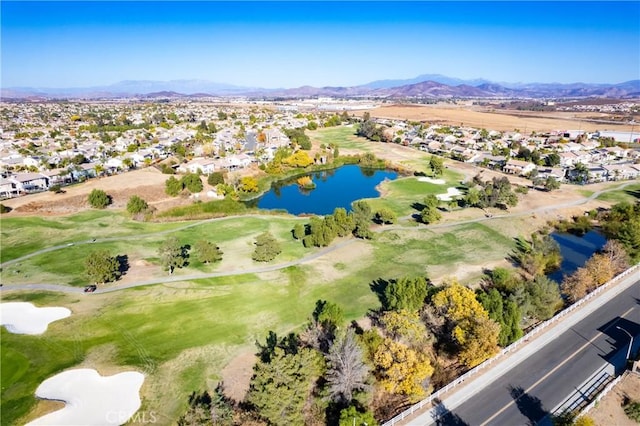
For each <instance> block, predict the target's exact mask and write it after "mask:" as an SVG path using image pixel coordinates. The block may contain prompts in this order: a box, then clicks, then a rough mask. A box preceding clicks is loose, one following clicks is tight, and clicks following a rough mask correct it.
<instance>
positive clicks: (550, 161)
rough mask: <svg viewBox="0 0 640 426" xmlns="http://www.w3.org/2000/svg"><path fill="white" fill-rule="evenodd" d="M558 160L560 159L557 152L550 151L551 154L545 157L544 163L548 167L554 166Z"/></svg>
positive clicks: (558, 162)
mask: <svg viewBox="0 0 640 426" xmlns="http://www.w3.org/2000/svg"><path fill="white" fill-rule="evenodd" d="M560 160H561V158H560V155H559V154H558V153H555V152H552V153H551V154H549V155H547V156H546V157H545V159H544V163H545V165H547V166H549V167H555V166H557V165H558V164H560Z"/></svg>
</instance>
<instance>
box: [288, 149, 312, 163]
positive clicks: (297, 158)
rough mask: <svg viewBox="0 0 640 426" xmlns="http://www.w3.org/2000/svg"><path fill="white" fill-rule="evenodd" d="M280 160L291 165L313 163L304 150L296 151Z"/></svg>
mask: <svg viewBox="0 0 640 426" xmlns="http://www.w3.org/2000/svg"><path fill="white" fill-rule="evenodd" d="M282 162H283V163H284V164H286V165H288V166H291V167H307V166H308V165H310V164H313V158H311V157H309V154H307V152H306V151H302V150H300V151H297V152H296V153H295V154H291V155H290V156H288V157H286V158H285V159H283V160H282Z"/></svg>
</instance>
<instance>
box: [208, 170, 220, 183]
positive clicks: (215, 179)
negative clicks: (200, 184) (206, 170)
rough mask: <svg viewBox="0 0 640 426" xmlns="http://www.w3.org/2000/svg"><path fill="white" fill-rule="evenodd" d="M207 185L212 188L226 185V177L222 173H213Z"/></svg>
mask: <svg viewBox="0 0 640 426" xmlns="http://www.w3.org/2000/svg"><path fill="white" fill-rule="evenodd" d="M207 183H208V184H209V185H211V186H216V185H218V184H219V183H224V175H223V174H222V172H213V173H211V174H210V175H209V177H208V178H207Z"/></svg>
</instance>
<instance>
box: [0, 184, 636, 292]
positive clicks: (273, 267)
mask: <svg viewBox="0 0 640 426" xmlns="http://www.w3.org/2000/svg"><path fill="white" fill-rule="evenodd" d="M634 183H636V182H633V181H632V182H627V183H625V184H622V185H620V186H616V187H613V188H607V189H603V190H600V191H597V192H594V193H593V194H591V195H590V196H589V197H586V198H583V199H579V200H575V201H571V202H568V203H561V204H555V205H550V206H543V207H537V208H535V209H529V210H525V211H522V212H517V213H506V214H501V215H493V216H490V217H486V216H485V217H478V218H475V219H468V220H461V221H457V222H449V223H441V224H434V225H420V226H418V227H417V228H416V227H415V226H403V225H391V226H389V225H386V226H382V227H380V228H377V229H374V232H383V231H391V230H396V229H400V230H402V229H441V228H449V227H454V226H458V225H464V224H468V223H476V222H483V221H488V220H493V219H500V218H508V217H522V216H528V215H530V214H535V213H540V212H546V211H552V210H557V209H562V208H567V207H574V206H579V205H581V204H585V203H587V202H589V201H592V200H594V199H596V198H597V197H598V196H600V195H601V194H603V193H606V192H610V191H613V190H620V189H623V188H625V187H626V186H628V185H631V184H634ZM237 217H238V216H226V217H220V218H212V219H205V220H201V221H198V222H194V223H189V224H187V225H185V226H182V227H178V228H174V229H170V230H166V231H158V232H153V233H148V234H142V235H135V236H125V237H109V238H101V239H94V240H87V241H80V242H75V243H68V244H61V245H57V246H53V247H48V248H46V249H42V250H38V251H35V252H33V253H30V254H28V255H25V256H22V257H19V258H16V259H12V260H8V261H6V262H4V263H2V264H0V267H5V266H8V265H11V264H14V263H17V262H20V261H22V260H25V259H28V258H30V257H34V256H38V255H41V254H44V253H48V252H51V251H55V250H61V249H64V248H67V247H70V246H73V245H78V244H93V243H97V242H108V241H123V240H124V241H126V240H134V239H135V240H138V239H141V238H147V237H153V236H158V235H166V234H171V233H173V232H176V231H181V230H184V229H189V228H193V227H196V226H200V225H203V224H205V223H210V222H216V221H224V220H230V219H234V218H237ZM252 217H260V218H269V219H273V218H274V216H271V215H253V216H252ZM405 218H406V219H409V218H410V216H407V217H405ZM288 219H290V218H288ZM294 219H299V220H308V218H306V217H295V218H294ZM355 241H357V240H355V239H348V240H346V241H342V242H340V243H337V244H334V245H332V246H329V247H325V248H323V249H320V250H318V251H317V252H315V253H313V254H310V255H308V256H305V257H303V258H300V259H296V260H292V261H290V262H285V263H279V264H275V265H267V266H260V267H255V268H249V269H244V270H241V271H239V270H234V271H224V272H210V273H201V274H193V275H180V276H168V277H163V278H154V279H151V280H146V281H138V282H134V283H129V284H125V285H122V286H117V287H116V286H114V287H108V288H101V289H99V290H96V291H95V293H110V292H114V291H120V290H124V289H127V288H133V287H141V286H146V285H154V284H163V283H170V282H179V281H189V280H194V279H202V278H215V277H224V276H230V275H243V274H251V273H261V272H271V271H276V270H279V269H284V268H288V267H290V266H295V265H299V264H303V263H307V262H310V261H312V260H314V259H317V258H319V257H321V256H324V255H325V254H327V253H331V252H332V251H335V250H337V249H340V248H342V247H345V246H347V245H349V244H352V243H353V242H355ZM11 290H48V291H57V292H62V293H83V289H82V288H79V287H70V286H65V285H59V284H44V283H43V284H10V285H4V286H2V287H0V291H1V292H4V291H11Z"/></svg>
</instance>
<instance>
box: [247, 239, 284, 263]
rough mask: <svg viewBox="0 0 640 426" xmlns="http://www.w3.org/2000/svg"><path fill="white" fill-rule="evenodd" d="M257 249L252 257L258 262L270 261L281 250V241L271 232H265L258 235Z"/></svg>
mask: <svg viewBox="0 0 640 426" xmlns="http://www.w3.org/2000/svg"><path fill="white" fill-rule="evenodd" d="M255 246H256V248H255V250H254V251H253V254H252V255H251V258H252V259H253V260H255V261H256V262H270V261H272V260H273V259H275V258H276V256H278V255H279V254H280V253H281V252H282V249H281V248H280V243H279V242H278V240H276V239H275V237H274V236H273V235H271V233H270V232H264V233H262V234H260V235H258V236H257V237H256V241H255Z"/></svg>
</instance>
